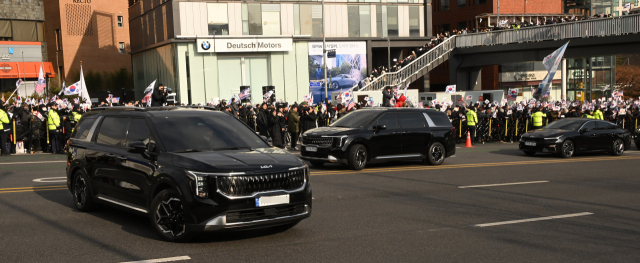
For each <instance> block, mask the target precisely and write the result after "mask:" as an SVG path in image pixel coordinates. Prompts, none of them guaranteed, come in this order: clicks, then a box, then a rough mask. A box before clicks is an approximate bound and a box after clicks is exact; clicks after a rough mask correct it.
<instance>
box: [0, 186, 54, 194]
mask: <svg viewBox="0 0 640 263" xmlns="http://www.w3.org/2000/svg"><path fill="white" fill-rule="evenodd" d="M64 189H67V188H66V187H60V188H47V189H32V190H19V191H1V192H0V194H5V193H22V192H38V191H50V190H64Z"/></svg>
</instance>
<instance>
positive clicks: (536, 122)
mask: <svg viewBox="0 0 640 263" xmlns="http://www.w3.org/2000/svg"><path fill="white" fill-rule="evenodd" d="M546 117H547V114H544V113H542V112H541V111H538V112H536V113H534V114H532V115H531V122H533V127H540V126H542V118H546Z"/></svg>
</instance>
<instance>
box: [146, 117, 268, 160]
mask: <svg viewBox="0 0 640 263" xmlns="http://www.w3.org/2000/svg"><path fill="white" fill-rule="evenodd" d="M152 120H153V122H154V124H155V126H156V127H158V129H157V130H158V134H159V135H160V140H161V141H162V143H163V144H164V146H165V147H166V149H167V151H169V152H179V151H188V150H196V151H215V150H225V149H235V148H268V147H269V145H267V144H266V143H265V142H264V141H263V140H262V139H261V138H260V137H258V135H256V134H255V132H253V131H252V130H251V129H249V128H248V127H247V126H245V125H243V124H242V123H241V122H239V121H237V120H235V119H234V118H233V117H231V116H229V115H227V114H216V115H213V114H211V115H201V116H191V117H188V116H180V117H163V118H154V119H152Z"/></svg>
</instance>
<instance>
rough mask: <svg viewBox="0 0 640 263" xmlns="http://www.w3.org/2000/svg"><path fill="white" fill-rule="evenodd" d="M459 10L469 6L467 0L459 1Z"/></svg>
mask: <svg viewBox="0 0 640 263" xmlns="http://www.w3.org/2000/svg"><path fill="white" fill-rule="evenodd" d="M457 3H458V8H461V7H465V6H466V5H467V0H457Z"/></svg>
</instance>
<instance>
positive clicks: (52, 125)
mask: <svg viewBox="0 0 640 263" xmlns="http://www.w3.org/2000/svg"><path fill="white" fill-rule="evenodd" d="M47 124H48V125H49V130H50V131H51V130H55V129H56V128H58V126H60V116H59V115H58V113H57V112H56V111H55V110H53V109H52V110H49V117H48V118H47Z"/></svg>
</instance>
